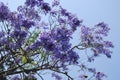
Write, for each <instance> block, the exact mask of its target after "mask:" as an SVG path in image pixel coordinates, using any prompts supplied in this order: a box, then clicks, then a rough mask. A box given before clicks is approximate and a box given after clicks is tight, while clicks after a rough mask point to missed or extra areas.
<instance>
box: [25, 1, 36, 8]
mask: <svg viewBox="0 0 120 80" xmlns="http://www.w3.org/2000/svg"><path fill="white" fill-rule="evenodd" d="M25 4H26V5H27V6H30V7H34V6H35V5H36V4H37V1H36V0H26V2H25Z"/></svg>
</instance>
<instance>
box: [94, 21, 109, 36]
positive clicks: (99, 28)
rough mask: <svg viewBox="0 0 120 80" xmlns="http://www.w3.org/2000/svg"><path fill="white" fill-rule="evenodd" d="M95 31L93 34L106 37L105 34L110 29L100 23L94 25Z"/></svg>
mask: <svg viewBox="0 0 120 80" xmlns="http://www.w3.org/2000/svg"><path fill="white" fill-rule="evenodd" d="M96 27H97V30H96V32H95V33H97V34H102V35H104V36H107V33H108V32H109V30H110V28H108V25H107V24H105V23H104V22H100V23H98V24H97V25H96Z"/></svg>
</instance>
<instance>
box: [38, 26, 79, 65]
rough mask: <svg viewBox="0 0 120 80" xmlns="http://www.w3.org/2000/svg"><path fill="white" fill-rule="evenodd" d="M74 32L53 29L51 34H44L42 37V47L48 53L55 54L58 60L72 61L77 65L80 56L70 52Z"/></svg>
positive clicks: (62, 28) (65, 29) (63, 28)
mask: <svg viewBox="0 0 120 80" xmlns="http://www.w3.org/2000/svg"><path fill="white" fill-rule="evenodd" d="M71 35H72V31H71V30H68V29H67V28H65V27H61V28H57V29H53V30H51V31H49V32H44V33H42V34H41V35H40V41H41V43H42V46H44V48H45V49H46V50H47V51H48V52H51V51H52V52H53V55H54V56H55V57H56V58H59V59H61V60H63V61H70V62H73V63H76V62H77V60H78V58H79V57H78V55H77V54H76V52H74V51H73V50H70V48H71V44H70V43H69V41H70V39H71Z"/></svg>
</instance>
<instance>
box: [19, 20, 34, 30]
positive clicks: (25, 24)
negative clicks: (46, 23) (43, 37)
mask: <svg viewBox="0 0 120 80" xmlns="http://www.w3.org/2000/svg"><path fill="white" fill-rule="evenodd" d="M34 25H35V23H34V22H33V21H31V20H23V22H22V25H21V26H23V27H25V28H26V29H29V28H30V27H31V26H34Z"/></svg>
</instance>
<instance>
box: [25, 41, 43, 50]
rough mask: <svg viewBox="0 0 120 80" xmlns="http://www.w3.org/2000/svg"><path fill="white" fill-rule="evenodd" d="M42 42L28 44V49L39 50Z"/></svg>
mask: <svg viewBox="0 0 120 80" xmlns="http://www.w3.org/2000/svg"><path fill="white" fill-rule="evenodd" d="M41 44H42V43H41V42H40V41H36V42H35V43H33V44H32V45H30V46H28V47H27V48H26V51H28V52H30V51H31V50H32V51H34V50H37V49H38V48H39V47H40V46H41Z"/></svg>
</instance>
